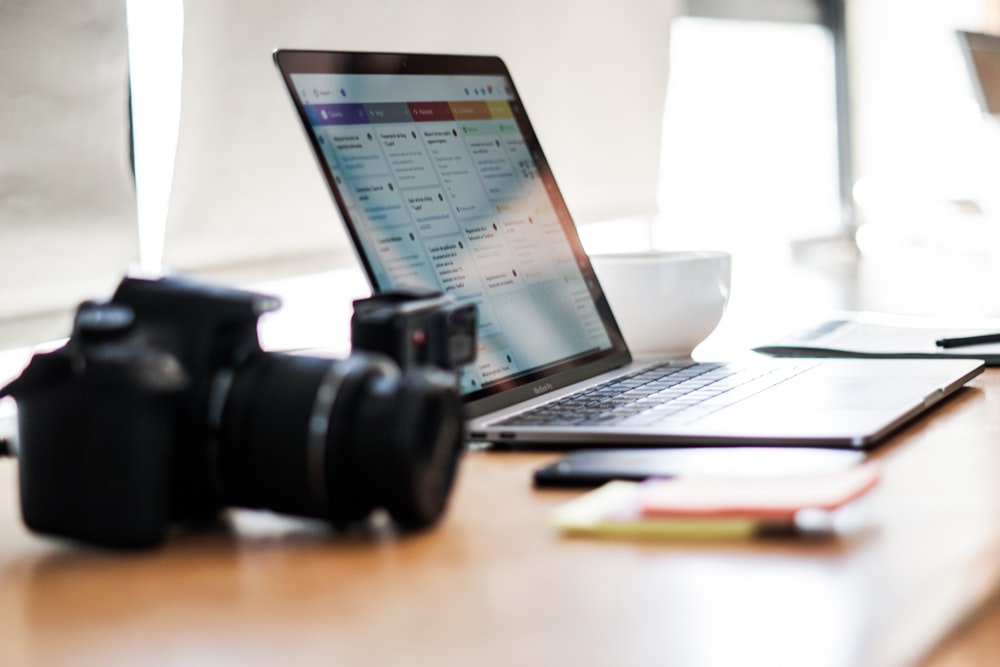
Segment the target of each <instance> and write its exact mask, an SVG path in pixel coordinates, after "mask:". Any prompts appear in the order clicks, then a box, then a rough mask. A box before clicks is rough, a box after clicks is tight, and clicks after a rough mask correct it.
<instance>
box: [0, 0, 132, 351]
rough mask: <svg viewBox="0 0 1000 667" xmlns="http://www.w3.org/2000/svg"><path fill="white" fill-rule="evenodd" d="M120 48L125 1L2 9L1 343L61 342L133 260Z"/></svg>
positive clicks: (71, 0)
mask: <svg viewBox="0 0 1000 667" xmlns="http://www.w3.org/2000/svg"><path fill="white" fill-rule="evenodd" d="M127 50H128V47H127V41H126V33H125V3H124V0H119V1H115V0H66V1H57V0H51V1H47V2H0V341H3V342H4V343H7V344H16V343H19V342H22V341H21V340H20V339H21V338H22V337H27V338H30V339H33V340H35V341H37V340H41V339H44V338H47V337H55V336H61V335H66V334H67V333H68V331H66V327H67V324H68V315H67V314H68V312H70V311H71V310H72V307H73V306H74V305H75V304H76V303H77V302H78V301H79V300H81V299H83V298H88V297H94V296H100V295H103V294H105V293H107V292H108V291H110V290H111V289H112V288H113V287H114V286H115V284H116V283H117V281H118V279H119V278H120V277H121V276H122V274H123V273H124V272H125V271H126V270H127V268H128V266H129V265H130V263H131V262H132V261H134V259H135V257H136V231H135V198H134V192H133V189H132V176H131V166H130V163H129V122H128V63H127ZM53 312H58V313H61V314H62V315H63V317H60V318H55V319H51V318H46V317H45V316H46V315H48V314H51V313H53ZM26 322H27V324H24V323H26ZM39 327H41V328H40V329H39ZM22 332H24V333H22ZM12 337H13V338H12ZM24 342H32V341H31V340H27V341H24Z"/></svg>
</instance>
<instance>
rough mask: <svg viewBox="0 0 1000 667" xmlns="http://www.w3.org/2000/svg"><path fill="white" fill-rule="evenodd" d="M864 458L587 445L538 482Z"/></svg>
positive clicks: (592, 481) (809, 465)
mask: <svg viewBox="0 0 1000 667" xmlns="http://www.w3.org/2000/svg"><path fill="white" fill-rule="evenodd" d="M864 460H865V454H864V453H863V452H857V451H853V450H846V449H844V450H841V449H810V448H803V447H690V448H688V447H685V448H671V449H587V450H581V451H577V452H572V453H570V454H567V455H565V456H563V457H562V458H560V459H559V460H558V461H555V462H553V463H550V464H548V465H545V466H543V467H541V468H538V469H537V470H535V473H534V484H535V486H536V487H539V488H553V487H563V488H567V487H569V488H588V487H594V486H600V485H601V484H604V483H605V482H609V481H611V480H615V479H622V480H629V481H641V480H644V479H649V478H651V477H660V478H663V477H677V476H691V475H713V476H738V477H760V476H779V475H797V474H819V473H827V472H836V471H838V470H843V469H845V468H849V467H851V466H854V465H857V464H858V463H861V462H862V461H864Z"/></svg>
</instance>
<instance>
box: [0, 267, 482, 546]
mask: <svg viewBox="0 0 1000 667" xmlns="http://www.w3.org/2000/svg"><path fill="white" fill-rule="evenodd" d="M437 298H438V297H433V298H432V299H431V301H432V302H433V303H428V304H426V307H422V306H419V304H418V306H417V307H416V308H413V309H412V313H411V310H410V305H411V303H412V302H419V301H422V300H424V298H423V297H419V296H416V295H415V296H413V297H412V298H406V299H401V300H400V301H398V302H394V303H393V304H392V308H391V310H392V313H385V317H384V318H383V317H380V318H376V319H377V321H368V322H367V323H366V325H365V327H364V331H363V332H355V335H354V341H353V345H354V348H355V351H353V352H352V353H351V355H350V356H349V357H347V358H346V359H342V360H338V359H327V358H320V357H309V356H301V355H291V354H280V353H272V352H265V351H264V350H262V349H261V347H260V343H259V340H258V337H257V321H258V318H259V317H260V315H262V314H263V313H265V312H269V311H272V310H275V309H277V308H278V307H279V305H280V304H279V301H278V300H277V299H275V298H273V297H269V296H265V295H261V294H256V293H252V292H245V291H241V290H235V289H228V288H221V287H214V286H207V285H202V284H198V283H194V282H190V281H186V280H183V279H179V278H162V279H159V280H143V279H135V278H126V279H124V280H123V281H122V282H121V284H120V285H119V287H118V289H117V290H116V292H115V293H114V295H113V296H112V298H111V299H110V300H108V301H105V302H86V303H83V304H81V306H80V307H79V309H78V310H77V314H76V318H75V323H74V329H73V333H72V335H71V336H70V339H69V341H68V342H67V343H66V345H65V346H63V347H62V348H60V349H58V350H55V351H53V352H49V353H46V354H37V355H35V356H34V357H33V359H32V361H31V363H30V364H29V366H28V367H27V368H26V369H25V370H24V372H23V373H22V375H21V376H20V377H19V378H18V379H16V380H14V381H13V382H12V383H11V384H9V385H8V386H7V387H4V388H3V389H0V396H2V395H8V394H9V395H11V396H13V397H14V399H15V400H16V402H17V408H18V431H19V433H18V441H19V452H18V457H19V459H20V461H19V468H20V486H21V507H22V515H23V517H24V520H25V523H26V524H27V525H28V527H29V528H31V529H32V530H35V531H36V532H40V533H45V534H50V535H56V536H62V537H70V538H74V539H79V540H83V541H88V542H94V543H98V544H103V545H110V546H122V547H142V546H150V545H154V544H156V543H158V542H160V541H161V540H162V539H163V537H164V535H165V533H166V530H167V529H168V527H169V526H171V525H173V524H177V523H184V522H193V521H199V520H202V519H206V518H209V517H212V516H214V515H215V514H217V513H218V511H219V510H221V509H222V508H224V507H228V506H239V507H253V508H266V509H271V510H274V511H277V512H282V513H288V514H294V515H299V516H306V517H315V518H321V519H325V520H327V521H330V522H331V523H333V524H334V525H346V524H349V523H352V522H355V521H359V520H362V519H364V518H365V517H367V516H368V515H369V514H370V513H371V512H372V510H374V509H376V508H384V509H386V510H387V511H388V512H389V514H390V515H391V516H392V517H393V518H394V519H395V520H396V521H397V522H398V523H399V524H400V525H401V526H403V527H404V528H420V527H424V526H428V525H431V524H432V523H434V522H435V521H436V520H437V519H438V517H439V516H440V515H441V513H442V512H443V511H444V508H445V506H446V502H447V497H448V495H449V493H450V489H451V486H452V482H453V479H454V475H455V470H456V466H457V462H458V459H459V457H460V453H461V451H462V448H463V446H464V426H463V414H462V406H461V401H460V398H459V396H458V389H457V381H456V373H455V371H454V369H455V368H456V366H447V365H445V364H430V363H423V361H422V360H423V359H425V358H427V357H426V355H424V354H422V353H419V352H415V351H414V350H412V349H410V348H409V347H407V344H406V342H405V340H403V341H397V343H398V344H397V345H396V346H395V347H393V348H392V349H387V350H384V351H385V352H396V353H398V357H397V359H398V361H397V360H394V359H393V358H392V357H390V356H387V355H385V354H380V353H377V352H358V351H357V350H358V348H359V347H360V348H367V349H382V341H385V340H395V339H397V334H396V332H397V331H413V330H417V329H420V326H418V325H417V324H415V323H412V322H410V321H408V320H411V319H412V320H418V321H419V322H421V323H425V322H427V321H434V322H437V321H440V320H442V318H443V319H444V320H447V319H448V318H447V315H446V313H449V312H452V309H451V305H452V304H451V302H450V300H447V299H446V300H445V301H435V300H434V299H437ZM358 306H359V307H360V308H361V309H362V310H364V308H365V306H364V305H363V304H358ZM473 319H474V316H473ZM427 333H428V334H429V339H433V340H434V342H433V343H432V345H431V347H433V348H434V349H438V348H439V347H441V346H442V345H443V346H444V348H449V347H450V344H449V343H447V342H441V341H437V340H436V336H437V335H438V330H434V331H433V332H432V331H428V332H427ZM467 334H468V329H463V330H462V335H467ZM472 335H473V336H474V335H475V332H474V328H473V329H472ZM418 338H419V337H418ZM376 343H377V344H376ZM465 344H467V341H466V342H463V343H462V344H461V345H465ZM474 344H475V343H474V341H473V346H474ZM473 349H474V347H473ZM435 358H436V357H435ZM450 358H451V359H454V357H450ZM463 358H464V357H463ZM445 360H446V361H447V359H445ZM463 363H464V362H463Z"/></svg>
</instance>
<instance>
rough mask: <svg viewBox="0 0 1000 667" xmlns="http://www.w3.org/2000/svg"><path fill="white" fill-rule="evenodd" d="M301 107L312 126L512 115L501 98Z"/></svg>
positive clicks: (485, 118)
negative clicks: (480, 100)
mask: <svg viewBox="0 0 1000 667" xmlns="http://www.w3.org/2000/svg"><path fill="white" fill-rule="evenodd" d="M305 110H306V115H307V116H308V118H309V124H310V125H312V126H313V127H316V126H320V125H362V124H369V123H372V124H378V123H426V122H435V121H449V120H492V119H500V118H513V113H512V112H511V109H510V105H509V104H508V103H507V102H504V101H490V102H379V103H371V104H357V103H349V104H306V105H305Z"/></svg>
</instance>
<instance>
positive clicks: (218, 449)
mask: <svg viewBox="0 0 1000 667" xmlns="http://www.w3.org/2000/svg"><path fill="white" fill-rule="evenodd" d="M216 389H217V393H218V394H220V395H222V394H224V395H225V398H224V401H223V402H222V405H223V407H222V409H221V411H220V413H219V415H218V417H217V418H216V419H217V421H218V423H217V427H216V429H215V431H216V435H215V442H213V443H209V452H215V454H214V457H215V459H216V461H215V462H214V463H212V462H210V465H213V467H215V469H216V470H217V471H218V485H219V487H220V488H221V489H222V495H223V502H224V503H226V504H230V505H238V506H242V507H254V508H263V509H270V510H273V511H276V512H282V513H288V514H296V515H299V516H309V517H316V518H321V519H325V520H328V521H331V522H333V523H334V524H338V525H344V524H348V523H351V522H354V521H357V520H360V519H363V518H365V517H367V516H368V515H369V514H370V513H371V512H372V510H373V509H375V508H384V509H386V510H388V512H389V513H390V514H391V515H392V516H393V518H394V519H395V520H396V521H397V522H398V523H399V524H401V525H403V526H405V527H421V526H425V525H429V524H431V523H433V522H434V521H435V520H436V519H437V518H438V516H439V515H440V514H441V512H442V511H443V510H444V507H445V504H446V500H447V497H448V494H449V492H450V489H451V485H452V481H453V478H454V473H455V466H456V464H457V458H458V456H459V453H460V452H461V449H462V443H463V435H464V434H463V430H462V428H463V427H462V408H461V402H460V399H459V398H458V393H457V389H456V388H455V386H454V380H453V379H452V378H451V377H448V376H446V375H445V374H443V373H439V372H437V371H432V370H413V371H407V372H405V373H401V372H400V371H399V370H398V368H397V367H396V366H395V364H393V363H392V362H391V361H390V360H389V359H388V358H385V357H382V356H381V355H374V354H357V353H355V354H352V355H351V356H350V357H348V358H346V359H343V360H331V359H322V358H316V357H304V356H296V355H283V354H261V355H255V356H254V357H252V358H251V359H250V360H249V361H248V362H247V363H245V364H243V365H242V366H241V367H240V368H239V369H238V370H237V371H236V372H235V373H234V374H233V375H231V376H229V377H220V378H218V379H217V381H216Z"/></svg>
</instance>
